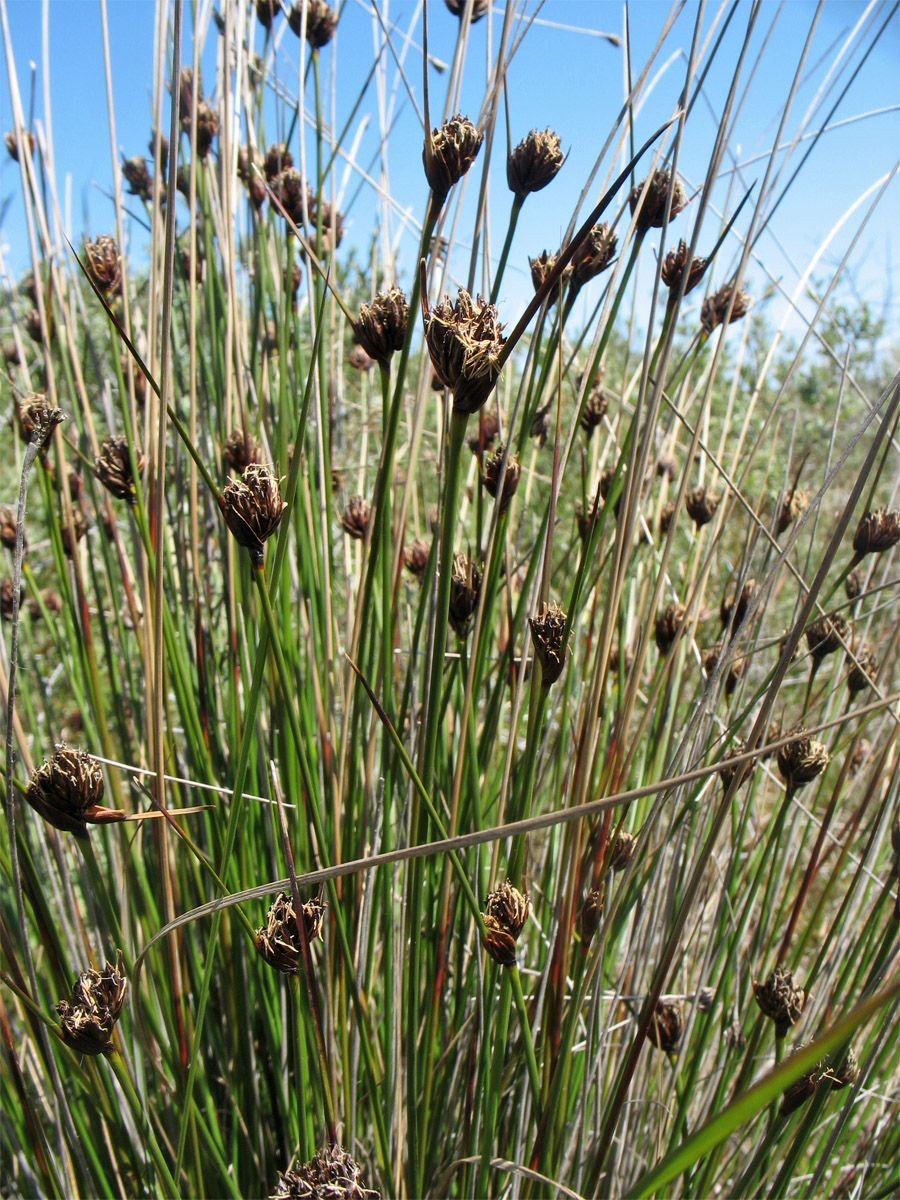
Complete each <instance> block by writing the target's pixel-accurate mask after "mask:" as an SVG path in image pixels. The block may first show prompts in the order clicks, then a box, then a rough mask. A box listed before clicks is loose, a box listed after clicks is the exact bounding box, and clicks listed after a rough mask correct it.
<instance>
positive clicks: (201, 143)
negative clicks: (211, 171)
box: [188, 100, 219, 162]
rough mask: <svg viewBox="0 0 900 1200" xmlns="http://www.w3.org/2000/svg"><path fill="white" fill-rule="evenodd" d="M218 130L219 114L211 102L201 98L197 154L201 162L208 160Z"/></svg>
mask: <svg viewBox="0 0 900 1200" xmlns="http://www.w3.org/2000/svg"><path fill="white" fill-rule="evenodd" d="M188 129H190V126H188ZM218 132H219V114H218V113H217V112H216V110H215V109H214V108H213V107H212V105H211V104H208V103H207V102H206V101H205V100H201V101H200V103H199V104H198V105H197V154H198V156H199V158H200V161H201V162H205V161H206V159H207V157H208V155H209V152H210V150H211V149H212V144H213V138H214V137H215V136H216V134H217V133H218Z"/></svg>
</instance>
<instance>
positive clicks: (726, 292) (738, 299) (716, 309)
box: [700, 283, 750, 334]
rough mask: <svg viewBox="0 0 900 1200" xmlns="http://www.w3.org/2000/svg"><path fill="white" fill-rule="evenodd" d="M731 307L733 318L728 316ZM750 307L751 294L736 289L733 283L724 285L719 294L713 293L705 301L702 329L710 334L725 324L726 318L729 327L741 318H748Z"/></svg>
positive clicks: (701, 316)
mask: <svg viewBox="0 0 900 1200" xmlns="http://www.w3.org/2000/svg"><path fill="white" fill-rule="evenodd" d="M732 296H734V304H733V305H732V303H731V298H732ZM729 307H730V308H731V316H728V309H729ZM749 307H750V293H749V292H746V291H745V290H744V289H743V288H737V289H736V288H735V286H734V284H733V283H724V284H723V285H722V286H721V287H720V288H719V290H718V291H717V292H713V293H712V295H711V296H707V297H706V299H705V300H704V301H703V307H702V308H701V309H700V327H701V328H702V329H703V330H704V332H705V333H707V334H710V333H712V331H713V330H714V329H715V328H716V326H717V325H724V324H725V318H726V317H728V324H729V325H731V324H732V323H733V322H734V321H739V320H740V319H741V317H743V316H746V313H747V310H748V309H749Z"/></svg>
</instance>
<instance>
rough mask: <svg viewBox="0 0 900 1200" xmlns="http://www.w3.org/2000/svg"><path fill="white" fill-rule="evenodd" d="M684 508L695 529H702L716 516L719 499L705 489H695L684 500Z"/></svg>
mask: <svg viewBox="0 0 900 1200" xmlns="http://www.w3.org/2000/svg"><path fill="white" fill-rule="evenodd" d="M684 507H685V508H686V509H687V514H688V516H689V517H690V518H691V520H692V521H693V522H694V525H695V526H696V527H697V529H702V528H703V526H704V525H708V524H709V522H710V521H711V520H712V519H713V517H714V516H715V515H716V509H717V508H718V507H719V498H718V496H714V495H713V494H712V493H711V492H709V491H707V489H706V488H705V487H695V488H692V489H691V491H689V492H688V494H687V495H686V496H685V498H684Z"/></svg>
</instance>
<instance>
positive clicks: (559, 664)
mask: <svg viewBox="0 0 900 1200" xmlns="http://www.w3.org/2000/svg"><path fill="white" fill-rule="evenodd" d="M528 626H529V628H530V630H531V641H532V643H533V645H534V656H535V658H536V659H537V660H538V662H539V663H540V664H541V684H542V686H543V687H545V688H548V687H550V685H551V684H553V683H555V682H556V681H557V679H559V677H560V675H562V672H563V667H564V666H565V665H566V646H565V643H564V641H563V639H564V636H565V632H566V614H565V613H564V612H563V610H562V609H561V608H560V606H559V605H558V604H544V605H542V607H541V611H540V612H539V613H538V614H537V616H534V617H529V618H528Z"/></svg>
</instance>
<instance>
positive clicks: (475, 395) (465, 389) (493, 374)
mask: <svg viewBox="0 0 900 1200" xmlns="http://www.w3.org/2000/svg"><path fill="white" fill-rule="evenodd" d="M502 331H503V326H502V325H501V324H500V322H499V320H498V319H497V310H496V308H495V307H494V305H493V304H489V303H487V302H486V301H485V300H483V299H482V298H481V296H479V297H478V299H477V300H473V299H472V297H471V296H470V295H469V293H468V292H467V291H465V289H463V288H460V289H459V296H458V298H457V301H456V303H455V304H451V303H450V300H449V297H447V296H445V297H444V298H443V300H441V301H439V302H438V303H437V304H435V305H434V307H433V308H431V309H429V310H428V311H427V312H426V316H425V341H426V343H427V345H428V353H429V355H430V356H431V365H432V366H433V367H434V369H435V371H436V372H437V374H438V376H439V377H440V379H441V382H442V383H443V384H444V386H445V387H447V388H449V389H450V391H451V392H452V393H453V407H454V409H455V410H456V412H460V413H473V412H477V411H478V410H479V408H481V406H482V405H483V404H484V402H485V401H486V400H487V398H488V396H489V395H490V394H491V392H492V390H493V388H494V384H495V383H496V382H497V377H498V375H499V374H500V361H499V360H500V352H501V350H502V349H503V344H504V342H505V340H506V339H505V338H504V337H503V336H502Z"/></svg>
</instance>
